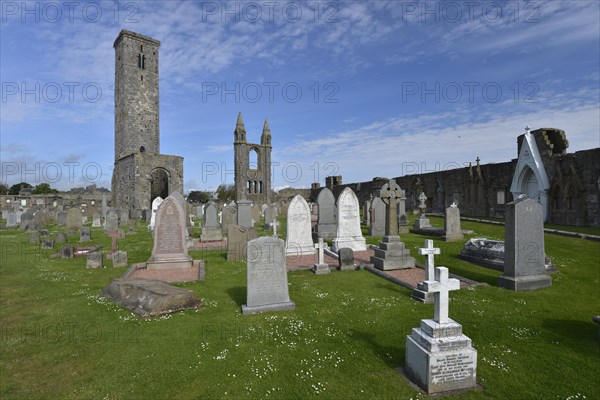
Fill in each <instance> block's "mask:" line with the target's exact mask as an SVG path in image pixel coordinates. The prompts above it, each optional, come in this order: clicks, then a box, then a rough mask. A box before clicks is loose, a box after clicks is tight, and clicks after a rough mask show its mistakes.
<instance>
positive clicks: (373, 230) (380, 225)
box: [369, 197, 385, 236]
mask: <svg viewBox="0 0 600 400" xmlns="http://www.w3.org/2000/svg"><path fill="white" fill-rule="evenodd" d="M369 218H370V220H371V223H370V226H369V236H383V235H385V204H384V203H383V201H382V200H381V199H380V198H379V197H375V198H374V199H373V201H371V208H370V210H369Z"/></svg>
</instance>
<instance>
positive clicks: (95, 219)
mask: <svg viewBox="0 0 600 400" xmlns="http://www.w3.org/2000/svg"><path fill="white" fill-rule="evenodd" d="M101 226H102V221H100V214H98V213H95V214H94V216H93V217H92V227H93V228H99V227H101Z"/></svg>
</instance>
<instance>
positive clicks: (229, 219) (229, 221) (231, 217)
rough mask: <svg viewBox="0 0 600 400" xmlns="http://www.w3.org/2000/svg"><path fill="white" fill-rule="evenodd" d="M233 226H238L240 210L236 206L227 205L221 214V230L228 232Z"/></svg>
mask: <svg viewBox="0 0 600 400" xmlns="http://www.w3.org/2000/svg"><path fill="white" fill-rule="evenodd" d="M233 225H238V209H237V206H236V205H235V204H232V205H226V206H225V207H223V210H222V214H221V228H222V229H223V231H224V232H227V228H228V227H230V226H233Z"/></svg>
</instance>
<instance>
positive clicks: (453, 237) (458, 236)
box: [444, 203, 465, 242]
mask: <svg viewBox="0 0 600 400" xmlns="http://www.w3.org/2000/svg"><path fill="white" fill-rule="evenodd" d="M445 217H446V218H445V221H444V226H445V230H446V234H445V236H444V238H445V239H446V242H459V241H462V240H464V238H465V236H464V235H463V232H462V229H461V228H460V210H459V209H458V206H457V205H456V203H452V205H450V207H448V208H446V214H445Z"/></svg>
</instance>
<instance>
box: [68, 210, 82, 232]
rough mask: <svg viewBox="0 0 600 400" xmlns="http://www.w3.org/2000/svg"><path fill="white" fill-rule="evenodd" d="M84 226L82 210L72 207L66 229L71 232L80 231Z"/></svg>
mask: <svg viewBox="0 0 600 400" xmlns="http://www.w3.org/2000/svg"><path fill="white" fill-rule="evenodd" d="M82 226H83V220H82V215H81V209H80V208H79V207H71V208H69V211H67V222H66V227H67V229H70V230H79V229H81V227H82Z"/></svg>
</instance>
